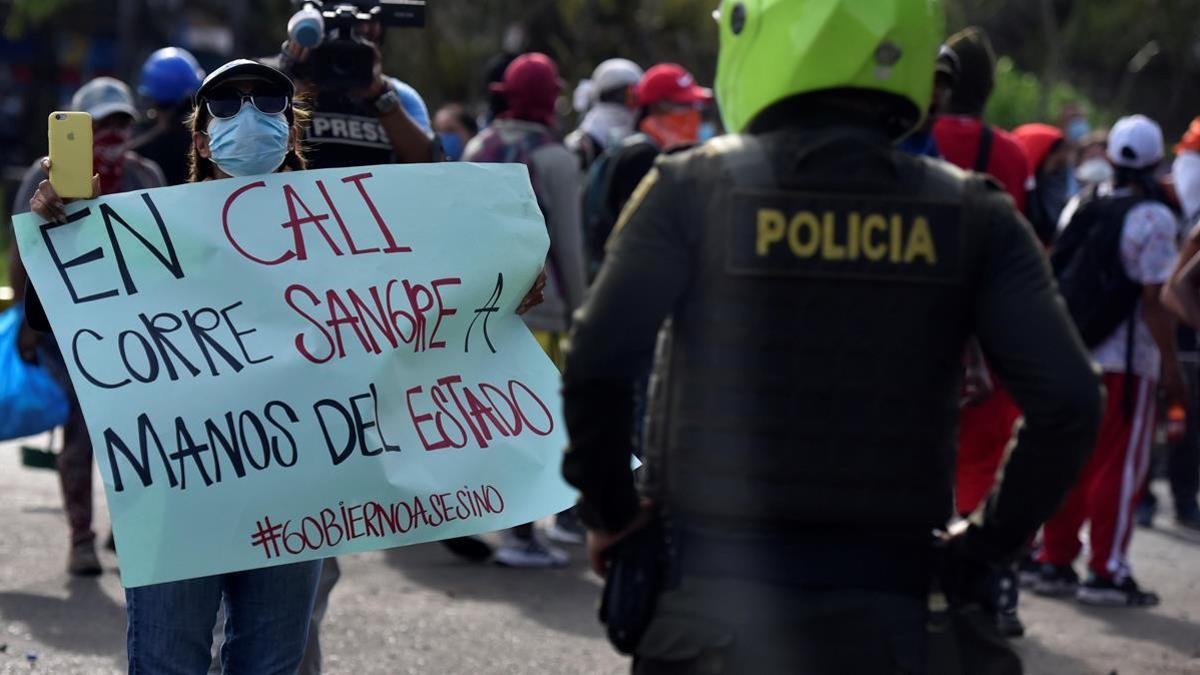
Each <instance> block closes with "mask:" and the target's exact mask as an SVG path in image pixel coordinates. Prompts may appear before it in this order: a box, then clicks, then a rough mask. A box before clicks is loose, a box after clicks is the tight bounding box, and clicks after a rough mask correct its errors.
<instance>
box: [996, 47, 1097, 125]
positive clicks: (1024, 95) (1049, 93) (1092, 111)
mask: <svg viewBox="0 0 1200 675" xmlns="http://www.w3.org/2000/svg"><path fill="white" fill-rule="evenodd" d="M1067 106H1079V107H1081V108H1082V109H1083V111H1084V113H1085V114H1087V116H1088V118H1089V119H1090V121H1091V123H1092V125H1093V126H1106V125H1109V124H1111V123H1112V121H1113V114H1112V111H1110V110H1107V109H1104V108H1102V107H1101V106H1098V105H1096V104H1095V103H1093V102H1092V101H1091V100H1089V99H1088V98H1087V96H1085V95H1084V94H1083V93H1082V92H1080V91H1079V90H1078V89H1076V88H1075V87H1074V86H1072V85H1071V84H1069V83H1067V82H1062V81H1059V82H1055V83H1054V84H1047V83H1045V82H1044V81H1043V80H1042V79H1041V78H1039V77H1038V76H1037V75H1035V74H1033V73H1030V72H1026V71H1023V70H1020V69H1018V68H1017V66H1016V64H1015V63H1014V62H1013V60H1012V59H1011V58H1009V57H1007V56H1003V57H1001V58H1000V60H999V62H998V63H997V64H996V88H995V90H994V91H993V92H992V97H991V98H990V99H989V100H988V106H987V111H986V116H987V119H988V121H989V122H991V123H992V124H995V125H997V126H999V127H1002V128H1004V129H1012V128H1014V127H1017V126H1020V125H1022V124H1026V123H1029V122H1048V123H1051V124H1055V123H1057V122H1058V120H1060V119H1062V113H1063V109H1064V108H1066V107H1067ZM1043 108H1045V109H1046V111H1047V114H1045V115H1043V114H1041V110H1042V109H1043Z"/></svg>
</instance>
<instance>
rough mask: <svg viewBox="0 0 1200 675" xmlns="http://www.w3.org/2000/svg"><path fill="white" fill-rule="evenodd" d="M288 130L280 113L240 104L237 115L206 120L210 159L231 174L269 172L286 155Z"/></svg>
mask: <svg viewBox="0 0 1200 675" xmlns="http://www.w3.org/2000/svg"><path fill="white" fill-rule="evenodd" d="M288 132H289V128H288V121H287V117H285V116H284V114H283V113H278V114H275V115H268V114H266V113H264V112H261V111H259V109H258V108H255V107H254V106H253V105H249V104H243V105H242V109H241V110H240V111H238V114H237V115H234V116H233V117H230V118H229V119H219V118H215V117H214V118H213V119H212V121H211V122H209V123H208V149H209V151H211V152H212V161H213V162H216V164H217V166H218V167H220V168H221V170H222V171H224V172H225V173H227V174H229V175H230V176H256V175H258V174H263V173H271V172H273V171H275V169H278V168H279V165H280V164H283V160H284V158H285V157H286V156H287V149H288Z"/></svg>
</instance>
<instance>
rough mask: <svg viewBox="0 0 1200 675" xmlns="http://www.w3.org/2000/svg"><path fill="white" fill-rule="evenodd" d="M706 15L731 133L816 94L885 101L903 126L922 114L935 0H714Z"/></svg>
mask: <svg viewBox="0 0 1200 675" xmlns="http://www.w3.org/2000/svg"><path fill="white" fill-rule="evenodd" d="M714 16H715V17H716V18H717V22H718V23H719V24H720V31H721V53H720V57H719V58H718V60H717V86H716V90H717V101H718V103H720V106H721V117H722V118H723V119H724V122H725V128H726V129H728V130H729V131H731V132H739V133H740V132H744V131H746V129H747V127H749V126H750V123H751V122H752V121H753V120H754V118H755V117H757V116H758V114H759V113H761V112H762V111H763V110H765V109H766V108H768V107H770V106H771V105H772V104H774V103H778V102H779V101H782V100H784V99H786V98H789V97H791V96H795V95H797V94H805V93H808V92H815V91H821V90H824V89H842V88H853V89H866V90H871V91H877V92H884V93H887V94H892V95H894V96H896V97H898V99H899V100H900V101H901V102H903V103H904V104H907V105H911V106H912V108H907V105H906V106H905V108H906V110H905V112H906V115H905V118H906V121H907V118H908V117H909V116H910V115H909V114H908V113H911V119H912V126H911V128H916V126H918V125H919V124H920V122H921V120H922V119H923V118H924V116H925V114H926V111H927V110H928V109H929V102H930V98H931V97H932V95H933V74H934V61H935V59H936V58H937V53H938V46H939V44H940V43H941V41H942V38H943V33H944V30H945V14H944V12H943V10H942V1H941V0H722V2H721V7H720V9H719V10H717V12H716V13H715V14H714ZM911 128H910V129H909V130H911Z"/></svg>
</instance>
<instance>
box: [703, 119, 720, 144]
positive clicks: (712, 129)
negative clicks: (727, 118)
mask: <svg viewBox="0 0 1200 675" xmlns="http://www.w3.org/2000/svg"><path fill="white" fill-rule="evenodd" d="M716 135H717V125H715V124H713V123H712V122H701V123H700V142H701V143H704V142H705V141H708V140H709V139H712V138H714V137H715V136H716Z"/></svg>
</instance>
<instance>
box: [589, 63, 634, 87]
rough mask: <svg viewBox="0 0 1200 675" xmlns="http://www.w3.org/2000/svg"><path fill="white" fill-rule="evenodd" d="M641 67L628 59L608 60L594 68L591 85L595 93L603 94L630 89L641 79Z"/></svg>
mask: <svg viewBox="0 0 1200 675" xmlns="http://www.w3.org/2000/svg"><path fill="white" fill-rule="evenodd" d="M643 74H644V72H643V71H642V68H641V66H639V65H638V64H636V63H634V62H633V61H630V60H629V59H609V60H607V61H604V62H603V63H601V64H600V65H598V66H596V70H595V71H594V72H592V84H594V85H595V86H596V91H597V92H599V93H604V92H606V91H612V90H613V89H620V88H622V87H631V86H633V85H635V84H637V83H638V80H641V79H642V75H643Z"/></svg>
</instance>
